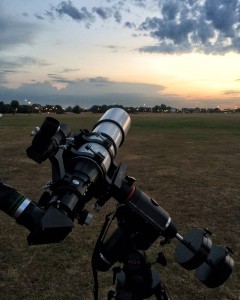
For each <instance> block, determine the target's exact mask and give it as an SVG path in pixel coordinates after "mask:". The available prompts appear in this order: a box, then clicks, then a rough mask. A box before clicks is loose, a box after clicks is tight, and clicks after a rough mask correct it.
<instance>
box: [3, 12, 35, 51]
mask: <svg viewBox="0 0 240 300" xmlns="http://www.w3.org/2000/svg"><path fill="white" fill-rule="evenodd" d="M0 28H1V34H0V51H3V50H9V49H13V48H15V47H18V46H20V45H24V44H28V45H31V44H33V41H34V39H35V38H36V35H37V33H38V32H39V31H40V27H39V26H38V25H37V24H33V23H31V22H24V21H20V20H17V19H16V18H13V17H10V16H4V15H3V14H1V13H0Z"/></svg>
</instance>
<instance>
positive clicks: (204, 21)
mask: <svg viewBox="0 0 240 300" xmlns="http://www.w3.org/2000/svg"><path fill="white" fill-rule="evenodd" d="M0 28H1V31H0V101H4V102H5V103H10V102H11V100H13V99H14V100H18V101H19V103H20V104H24V103H26V102H25V100H27V101H29V102H31V103H39V104H43V105H45V104H53V105H55V104H60V105H62V106H63V107H67V106H69V105H70V106H74V105H79V106H81V107H84V108H85V107H91V106H92V105H102V104H107V105H111V104H121V105H124V106H135V107H136V106H143V105H144V106H149V107H153V106H155V105H161V104H165V105H167V106H171V107H176V108H183V107H196V106H198V107H204V108H209V107H212V108H215V107H220V108H222V109H223V108H236V107H240V0H105V1H101V0H98V1H97V0H72V1H59V0H42V1H39V0H21V1H19V0H1V1H0Z"/></svg>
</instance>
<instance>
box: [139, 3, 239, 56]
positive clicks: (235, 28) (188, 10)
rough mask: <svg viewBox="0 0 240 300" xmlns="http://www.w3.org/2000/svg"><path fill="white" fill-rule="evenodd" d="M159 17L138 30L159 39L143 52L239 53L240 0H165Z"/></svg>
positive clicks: (161, 5) (147, 21)
mask: <svg viewBox="0 0 240 300" xmlns="http://www.w3.org/2000/svg"><path fill="white" fill-rule="evenodd" d="M158 8H159V12H158V16H156V17H151V18H150V17H148V18H146V19H145V21H143V22H142V23H141V24H140V26H139V30H140V31H141V32H145V33H148V34H149V35H150V36H151V37H152V38H153V39H155V40H156V41H157V44H156V45H153V46H145V47H142V48H141V49H140V51H144V52H162V53H186V52H203V53H206V54H210V53H211V54H225V53H227V52H231V51H234V52H240V32H239V28H240V18H239V12H240V2H239V0H228V1H226V0H205V1H190V0H172V1H169V0H162V1H159V2H158Z"/></svg>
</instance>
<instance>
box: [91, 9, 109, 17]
mask: <svg viewBox="0 0 240 300" xmlns="http://www.w3.org/2000/svg"><path fill="white" fill-rule="evenodd" d="M92 11H93V12H94V13H96V14H97V15H98V16H99V17H101V18H102V19H103V20H106V19H109V18H110V17H111V16H112V9H111V8H109V7H93V9H92Z"/></svg>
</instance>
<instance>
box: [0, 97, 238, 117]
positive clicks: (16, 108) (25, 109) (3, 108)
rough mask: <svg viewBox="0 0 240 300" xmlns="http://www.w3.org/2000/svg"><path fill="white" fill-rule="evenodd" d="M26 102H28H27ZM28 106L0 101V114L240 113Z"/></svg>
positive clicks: (159, 106)
mask: <svg viewBox="0 0 240 300" xmlns="http://www.w3.org/2000/svg"><path fill="white" fill-rule="evenodd" d="M25 101H26V100H25ZM26 102H27V103H26V104H19V102H18V101H17V100H12V101H11V102H10V103H9V104H5V103H4V102H3V101H0V113H2V114H9V113H11V114H16V113H21V114H32V113H35V114H39V113H56V114H64V113H73V114H80V113H81V112H83V111H89V112H92V113H104V112H106V111H107V110H108V109H109V108H112V107H119V108H122V109H124V110H126V111H127V112H128V113H139V112H152V113H219V112H240V109H239V108H236V109H225V110H221V109H220V108H219V107H216V108H200V107H198V106H196V107H195V108H182V109H176V108H173V107H171V106H167V105H165V104H161V105H155V106H154V107H147V106H146V105H144V106H140V107H133V106H123V105H118V104H116V105H115V104H114V105H105V104H103V105H93V106H92V107H90V108H82V107H80V106H79V105H75V106H73V107H72V106H68V107H67V108H63V107H62V106H61V105H51V104H46V105H44V106H43V105H40V104H38V103H33V104H32V103H31V102H28V101H26Z"/></svg>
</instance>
